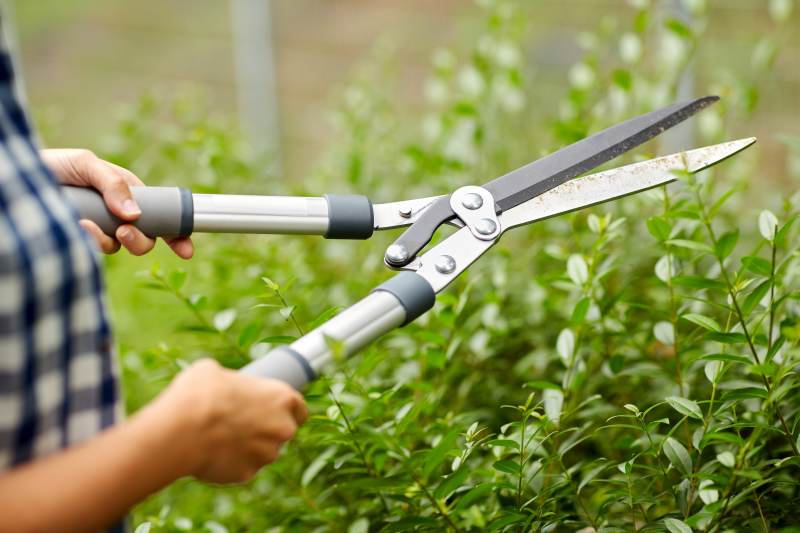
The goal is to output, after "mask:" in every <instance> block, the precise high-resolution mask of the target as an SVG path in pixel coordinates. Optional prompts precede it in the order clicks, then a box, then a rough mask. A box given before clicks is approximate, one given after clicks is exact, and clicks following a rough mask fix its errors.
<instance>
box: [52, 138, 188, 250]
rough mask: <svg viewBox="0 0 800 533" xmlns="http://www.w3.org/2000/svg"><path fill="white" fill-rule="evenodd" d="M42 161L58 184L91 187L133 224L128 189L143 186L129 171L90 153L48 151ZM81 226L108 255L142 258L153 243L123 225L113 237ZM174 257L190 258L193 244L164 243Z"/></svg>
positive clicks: (84, 223) (87, 224)
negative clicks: (122, 251)
mask: <svg viewBox="0 0 800 533" xmlns="http://www.w3.org/2000/svg"><path fill="white" fill-rule="evenodd" d="M40 155H41V156H42V160H44V162H45V164H46V165H47V166H48V168H49V169H50V170H51V171H52V172H53V174H55V175H56V178H58V180H59V181H60V182H61V183H64V184H67V185H78V186H83V187H94V188H95V189H97V190H98V191H100V193H102V195H103V199H104V200H105V202H106V205H108V208H109V209H110V210H111V211H112V212H113V213H114V214H115V215H117V216H118V217H119V218H121V219H122V220H127V221H134V220H136V219H137V218H139V215H141V214H142V212H141V210H140V209H139V206H137V205H136V201H135V200H134V199H133V196H132V195H131V190H130V187H131V186H132V185H133V186H137V185H138V186H141V185H144V183H142V180H140V179H139V178H138V177H136V175H135V174H133V172H131V171H130V170H127V169H124V168H122V167H119V166H117V165H115V164H113V163H109V162H108V161H103V160H102V159H100V158H99V157H97V156H96V155H94V154H93V153H92V152H91V151H89V150H78V149H50V150H42V151H41V152H40ZM81 226H83V228H84V229H85V230H86V231H87V232H89V234H90V235H91V236H92V237H94V239H95V241H96V242H97V245H98V246H99V247H100V249H101V250H103V252H105V253H107V254H110V253H114V252H116V251H117V250H119V248H120V244H121V245H122V246H124V247H125V248H126V249H127V250H128V251H129V252H130V253H132V254H133V255H142V254H145V253H147V252H149V251H150V250H152V249H153V246H155V244H156V241H155V240H154V239H150V238H149V237H147V236H146V235H145V234H143V233H142V232H141V231H139V230H138V229H137V228H136V227H135V226H133V225H131V224H125V225H123V226H120V227H119V228H117V232H116V238H111V237H109V236H107V235H106V234H104V233H103V232H102V231H101V230H100V228H99V227H97V224H95V223H94V222H91V221H89V220H81ZM166 242H167V244H168V245H169V247H170V248H172V250H173V251H174V252H175V254H176V255H178V256H179V257H181V258H183V259H189V258H190V257H192V254H193V253H194V249H193V247H192V241H191V240H190V239H188V238H185V239H169V240H167V241H166Z"/></svg>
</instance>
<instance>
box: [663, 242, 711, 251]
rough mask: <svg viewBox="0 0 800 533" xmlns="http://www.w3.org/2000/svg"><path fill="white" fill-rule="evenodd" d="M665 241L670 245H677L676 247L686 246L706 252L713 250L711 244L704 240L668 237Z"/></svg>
mask: <svg viewBox="0 0 800 533" xmlns="http://www.w3.org/2000/svg"><path fill="white" fill-rule="evenodd" d="M665 242H666V243H667V244H670V245H672V246H677V247H678V248H687V249H689V250H695V251H698V252H707V253H713V252H714V250H712V249H711V246H709V245H707V244H706V243H704V242H697V241H690V240H687V239H669V240H667V241H665Z"/></svg>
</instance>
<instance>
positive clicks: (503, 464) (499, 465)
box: [492, 459, 520, 476]
mask: <svg viewBox="0 0 800 533" xmlns="http://www.w3.org/2000/svg"><path fill="white" fill-rule="evenodd" d="M492 468H494V469H495V470H499V471H500V472H505V473H506V474H513V475H515V476H517V475H519V468H520V467H519V464H518V463H517V462H516V461H512V460H510V459H503V460H501V461H497V462H495V463H494V464H493V465H492Z"/></svg>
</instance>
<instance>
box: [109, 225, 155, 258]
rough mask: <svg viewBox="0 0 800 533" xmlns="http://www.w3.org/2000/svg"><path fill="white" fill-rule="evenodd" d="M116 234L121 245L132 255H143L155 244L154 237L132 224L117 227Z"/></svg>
mask: <svg viewBox="0 0 800 533" xmlns="http://www.w3.org/2000/svg"><path fill="white" fill-rule="evenodd" d="M116 236H117V240H118V241H119V242H120V243H122V246H124V247H125V248H126V249H127V250H128V251H129V252H130V253H131V254H132V255H144V254H146V253H147V252H149V251H150V250H152V249H153V247H154V246H155V245H156V241H155V239H151V238H150V237H148V236H147V235H145V234H144V233H142V232H141V231H140V230H139V228H137V227H136V226H133V225H132V224H123V225H122V226H120V227H118V228H117V233H116Z"/></svg>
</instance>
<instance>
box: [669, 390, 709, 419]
mask: <svg viewBox="0 0 800 533" xmlns="http://www.w3.org/2000/svg"><path fill="white" fill-rule="evenodd" d="M665 400H666V402H667V403H668V404H670V405H671V406H672V408H673V409H675V410H676V411H678V412H679V413H680V414H682V415H686V416H690V417H692V418H696V419H698V420H702V419H703V412H702V411H701V410H700V406H699V405H697V402H695V401H694V400H689V399H688V398H680V397H678V396H668V397H667V398H665Z"/></svg>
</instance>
